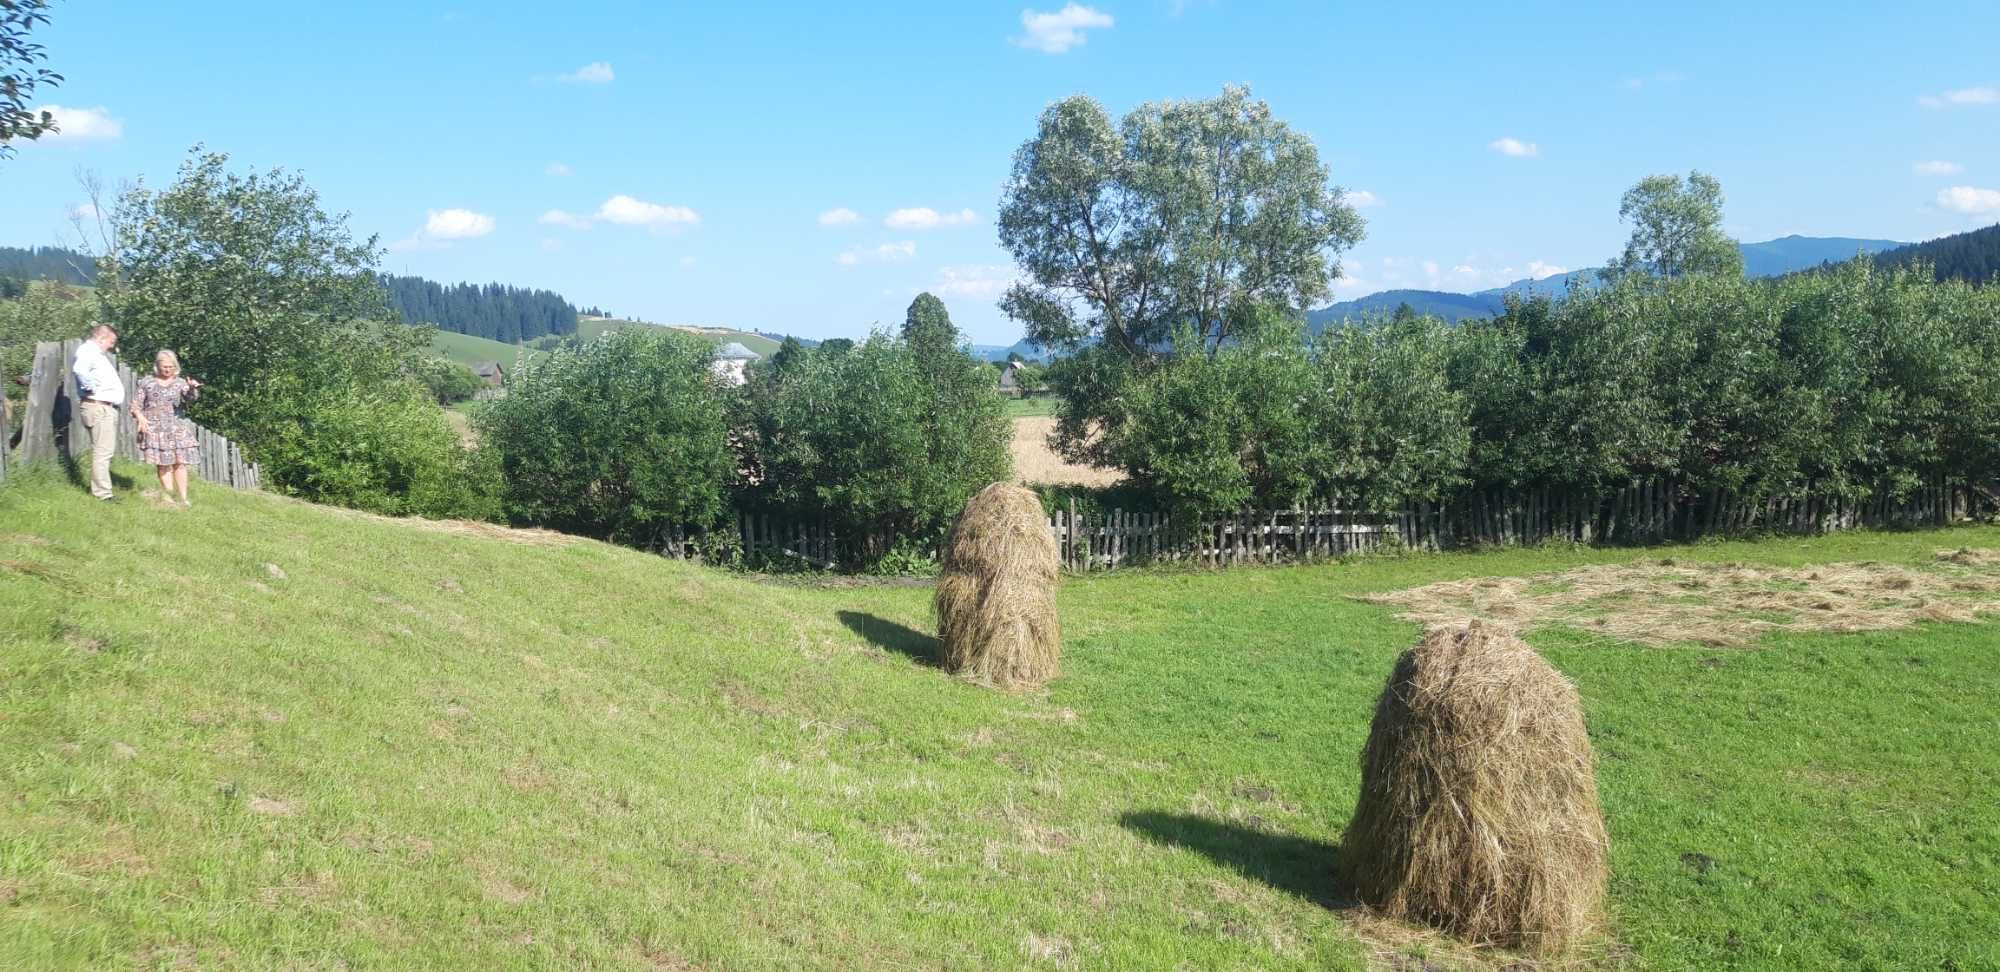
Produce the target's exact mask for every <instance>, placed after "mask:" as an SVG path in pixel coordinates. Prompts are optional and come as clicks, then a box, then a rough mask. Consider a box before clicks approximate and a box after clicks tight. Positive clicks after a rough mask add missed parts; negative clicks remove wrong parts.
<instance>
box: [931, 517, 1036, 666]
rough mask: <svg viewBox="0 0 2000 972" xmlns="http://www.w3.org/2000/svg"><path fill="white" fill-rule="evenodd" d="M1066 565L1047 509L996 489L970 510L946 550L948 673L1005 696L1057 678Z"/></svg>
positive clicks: (940, 607) (942, 611)
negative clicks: (1059, 595) (1059, 598)
mask: <svg viewBox="0 0 2000 972" xmlns="http://www.w3.org/2000/svg"><path fill="white" fill-rule="evenodd" d="M1060 567H1061V564H1060V561H1059V557H1058V551H1057V548H1056V540H1055V537H1054V535H1052V534H1051V533H1050V532H1049V521H1048V519H1047V518H1046V517H1045V516H1044V515H1043V513H1042V504H1041V501H1040V500H1038V499H1036V498H1035V494H1034V493H1032V492H1030V491H1028V490H1025V489H1022V488H1021V487H1019V486H1013V485H1009V484H1007V483H994V484H993V485H991V486H988V487H986V488H985V489H982V490H980V491H979V493H978V494H977V495H975V496H973V497H972V499H971V500H970V501H969V502H967V503H966V504H965V512H964V513H962V514H960V515H959V518H958V524H957V525H956V526H954V527H952V531H951V539H950V540H949V541H948V542H947V543H946V544H945V551H944V564H943V569H942V570H941V571H940V573H939V575H938V582H937V616H938V642H939V648H940V652H941V654H942V659H941V660H942V662H943V664H944V668H945V670H946V671H948V672H952V673H954V674H958V675H963V676H966V677H968V678H972V679H975V680H977V681H981V682H987V683H990V684H993V685H997V686H1000V687H1002V688H1021V687H1030V686H1035V685H1040V684H1042V683H1044V682H1047V681H1048V680H1049V679H1051V678H1054V677H1055V676H1056V672H1057V669H1058V667H1059V665H1060V661H1061V648H1062V646H1061V630H1060V627H1059V626H1058V624H1057V621H1056V575H1057V572H1058V571H1059V570H1060Z"/></svg>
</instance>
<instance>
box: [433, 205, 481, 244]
mask: <svg viewBox="0 0 2000 972" xmlns="http://www.w3.org/2000/svg"><path fill="white" fill-rule="evenodd" d="M491 232H493V217H491V216H488V215H486V214H485V213H475V212H473V211H472V210H470V209H433V210H431V211H430V212H429V213H428V214H426V216H425V218H424V235H425V236H427V237H429V238H431V239H434V240H469V239H472V238H473V237H477V236H485V235H486V234H488V233H491Z"/></svg>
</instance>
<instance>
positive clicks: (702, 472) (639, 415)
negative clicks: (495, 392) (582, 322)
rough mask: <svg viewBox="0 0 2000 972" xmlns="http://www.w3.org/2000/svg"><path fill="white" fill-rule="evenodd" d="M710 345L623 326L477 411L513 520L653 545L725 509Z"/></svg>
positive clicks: (550, 360)
mask: <svg viewBox="0 0 2000 972" xmlns="http://www.w3.org/2000/svg"><path fill="white" fill-rule="evenodd" d="M714 357H715V349H714V347H713V346H712V345H710V344H709V343H708V342H707V341H704V340H702V339H700V338H698V337H695V336H693V335H690V334H683V333H680V332H676V331H669V330H666V329H664V328H626V329H624V330H620V331H616V332H613V333H611V334H608V335H606V336H604V337H602V338H599V339H597V340H595V341H589V342H585V343H583V344H580V345H576V346H569V347H563V348H559V349H557V350H555V351H551V352H549V353H547V354H545V355H542V356H540V357H537V358H534V359H533V360H531V361H529V362H528V363H527V364H526V365H524V366H523V367H522V368H520V369H519V370H518V371H516V372H514V374H513V376H512V377H511V378H510V379H509V380H508V385H507V395H506V397H504V398H498V399H495V400H494V401H492V402H491V403H490V404H489V405H488V406H487V407H486V408H483V409H481V410H480V412H479V415H478V418H477V422H478V427H479V430H480V436H481V439H482V441H483V442H484V443H485V445H486V446H487V447H490V448H493V449H495V450H497V451H498V453H499V455H500V466H501V471H502V476H503V478H504V480H505V484H506V485H505V489H506V500H507V511H508V513H509V515H510V516H512V517H513V518H514V519H516V520H519V521H523V522H528V523H537V524H545V525H547V526H551V527H555V528H557V529H560V530H566V531H570V532H575V533H583V534H588V535H591V536H599V537H605V538H607V539H611V540H617V541H620V542H623V543H630V544H636V545H640V546H648V545H652V544H654V543H657V542H658V541H659V540H660V538H661V537H662V536H663V535H664V534H665V532H666V531H667V530H669V529H671V528H673V527H676V526H692V527H704V526H709V525H713V524H716V523H719V522H721V521H722V519H723V517H724V516H725V515H726V514H727V513H728V504H727V498H726V488H727V486H728V484H729V482H730V479H731V477H732V476H733V474H734V472H735V466H734V464H733V460H732V457H731V454H730V448H729V434H730V433H729V422H728V416H727V412H726V410H725V405H724V399H723V395H722V392H721V390H720V389H719V388H718V386H717V384H716V382H715V381H714V377H713V374H712V372H711V371H710V364H711V362H712V361H713V360H714Z"/></svg>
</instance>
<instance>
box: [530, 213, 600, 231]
mask: <svg viewBox="0 0 2000 972" xmlns="http://www.w3.org/2000/svg"><path fill="white" fill-rule="evenodd" d="M535 222H537V223H540V224H542V225H543V226H564V227H568V228H569V229H573V230H587V229H589V228H590V217H588V216H582V215H578V214H576V213H572V212H568V211H565V210H561V209H551V210H549V211H548V212H546V213H543V214H542V217H541V218H540V219H537V220H535Z"/></svg>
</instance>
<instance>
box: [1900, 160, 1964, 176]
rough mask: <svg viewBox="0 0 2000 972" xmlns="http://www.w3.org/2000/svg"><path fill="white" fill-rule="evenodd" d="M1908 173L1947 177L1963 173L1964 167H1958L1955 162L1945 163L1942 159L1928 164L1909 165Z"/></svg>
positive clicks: (1914, 163) (1916, 163) (1915, 163)
mask: <svg viewBox="0 0 2000 972" xmlns="http://www.w3.org/2000/svg"><path fill="white" fill-rule="evenodd" d="M1910 171H1912V172H1915V173H1916V174H1918V175H1926V176H1948V175H1957V174H1959V173H1961V172H1964V171H1965V166H1962V165H1959V164H1958V163H1956V162H1946V161H1944V160H1943V159H1933V160H1931V161H1929V162H1913V163H1911V164H1910Z"/></svg>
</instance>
